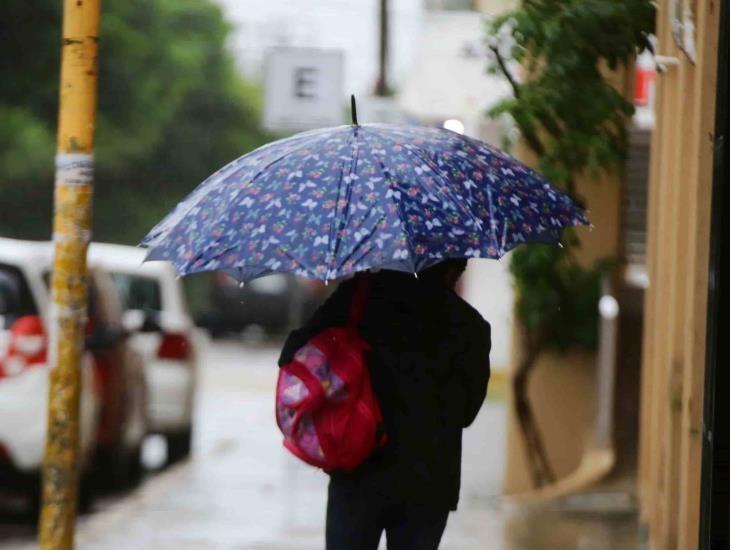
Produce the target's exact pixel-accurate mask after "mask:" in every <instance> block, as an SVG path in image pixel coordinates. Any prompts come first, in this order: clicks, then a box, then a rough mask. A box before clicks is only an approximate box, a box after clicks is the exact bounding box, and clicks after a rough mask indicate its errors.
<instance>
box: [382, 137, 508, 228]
mask: <svg viewBox="0 0 730 550" xmlns="http://www.w3.org/2000/svg"><path fill="white" fill-rule="evenodd" d="M382 135H383V137H385V139H388V140H390V141H391V142H392V143H396V144H397V143H398V142H397V141H396V140H395V139H394V138H392V137H391V136H389V135H386V134H385V133H383V134H382ZM403 148H404V149H405V150H406V151H408V152H409V153H410V154H412V155H414V156H415V157H416V158H417V159H418V160H420V161H421V162H423V163H425V164H426V165H427V166H428V167H429V168H430V169H431V172H433V173H434V174H435V175H436V177H437V178H439V179H440V180H441V181H442V182H443V183H445V187H446V188H447V189H449V190H450V187H449V181H448V180H447V179H446V176H444V174H442V173H441V171H440V169H439V167H438V166H437V165H435V163H434V162H433V161H432V160H430V159H429V158H426V157H424V156H423V155H421V154H419V152H418V150H417V149H411V148H409V147H405V146H403ZM487 189H488V188H487ZM436 193H437V194H439V195H441V196H444V195H446V198H448V199H449V200H450V201H452V202H453V203H454V204H455V205H456V206H457V208H460V209H461V211H462V212H463V213H464V214H466V215H467V216H468V217H469V218H471V220H472V221H473V222H475V223H476V227H477V228H481V226H482V223H483V222H482V220H481V219H480V218H479V216H478V215H476V214H475V213H474V212H472V211H471V209H469V208H467V207H466V205H464V204H463V203H462V201H460V200H458V199H457V198H456V197H454V196H453V194H452V193H449V194H445V193H442V192H441V190H440V189H436ZM493 215H494V213H493V212H492V209H491V205H490V211H489V216H490V219H492V217H493Z"/></svg>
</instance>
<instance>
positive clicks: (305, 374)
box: [276, 277, 386, 471]
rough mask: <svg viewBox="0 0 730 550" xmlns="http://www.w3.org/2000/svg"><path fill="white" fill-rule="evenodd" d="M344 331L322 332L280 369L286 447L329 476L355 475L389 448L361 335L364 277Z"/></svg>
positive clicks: (366, 284)
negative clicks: (375, 454)
mask: <svg viewBox="0 0 730 550" xmlns="http://www.w3.org/2000/svg"><path fill="white" fill-rule="evenodd" d="M358 284H359V286H358V288H357V289H356V291H355V295H354V298H353V303H352V309H351V310H350V318H349V321H348V324H347V326H345V327H332V328H327V329H324V330H322V331H321V332H319V333H318V334H317V335H316V336H314V337H313V338H311V339H310V340H309V341H308V342H307V343H306V344H305V345H304V346H303V347H302V348H300V349H299V351H297V353H296V354H295V356H294V359H293V360H292V361H291V362H290V363H289V364H287V365H284V366H282V367H281V368H280V369H279V380H278V382H277V385H276V420H277V424H278V425H279V429H280V430H281V432H282V433H283V434H284V446H285V447H286V448H287V449H289V450H290V451H291V452H292V453H293V454H294V455H296V456H297V457H299V458H300V459H301V460H303V461H304V462H306V463H307V464H311V465H312V466H316V467H318V468H322V469H323V470H326V471H333V470H352V469H354V468H355V467H357V466H358V465H359V464H361V463H362V462H363V461H364V460H365V459H366V458H368V457H369V456H370V455H371V454H372V453H373V451H375V450H376V449H377V448H379V447H381V446H382V445H383V444H385V440H386V437H385V434H384V433H383V432H382V424H383V417H382V415H381V413H380V407H379V406H378V402H377V400H376V398H375V393H374V392H373V388H372V384H371V382H370V375H369V373H368V367H367V364H366V361H365V352H366V351H367V350H368V349H369V345H368V343H367V342H365V341H364V340H363V339H362V338H361V337H360V335H359V334H358V332H357V325H358V323H359V322H360V319H361V318H362V315H363V312H364V309H365V302H366V301H367V296H368V293H369V288H370V278H369V277H363V278H362V279H361V280H360V281H359V283H358Z"/></svg>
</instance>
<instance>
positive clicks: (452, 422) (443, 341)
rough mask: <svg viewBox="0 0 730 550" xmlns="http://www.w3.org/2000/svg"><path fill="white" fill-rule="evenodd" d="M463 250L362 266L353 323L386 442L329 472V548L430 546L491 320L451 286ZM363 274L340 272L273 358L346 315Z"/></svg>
mask: <svg viewBox="0 0 730 550" xmlns="http://www.w3.org/2000/svg"><path fill="white" fill-rule="evenodd" d="M466 263H467V261H466V260H445V261H443V262H441V263H438V264H436V265H435V266H433V267H430V268H428V269H426V270H424V271H422V272H421V273H419V275H418V278H416V277H414V276H413V275H410V274H405V273H402V272H398V271H389V270H382V271H379V272H377V273H374V274H372V275H371V278H372V280H371V281H370V290H369V296H368V299H367V302H366V305H365V308H364V312H363V317H362V320H361V321H360V323H359V325H358V330H359V332H360V334H361V335H362V337H363V338H364V339H365V341H367V342H368V344H369V345H370V352H369V353H368V355H367V364H368V369H369V373H370V377H371V380H372V384H373V388H374V390H375V395H376V397H377V400H378V403H379V405H380V410H381V412H382V415H383V421H384V430H385V433H386V434H387V435H388V440H387V443H386V444H385V445H384V446H383V447H382V448H380V449H378V450H377V451H375V453H374V454H372V455H371V456H370V457H369V458H368V459H367V460H366V461H365V462H363V463H362V464H361V465H360V466H358V467H357V468H356V469H354V470H352V471H340V472H337V471H335V472H332V473H331V474H330V484H329V499H328V505H327V524H326V539H327V549H328V550H341V549H342V550H344V549H354V550H355V549H356V550H360V549H361V550H371V549H372V550H375V549H377V548H378V542H379V540H380V538H381V535H382V532H383V531H385V532H386V537H387V540H388V548H390V549H410V548H412V549H418V550H430V549H436V548H438V545H439V541H440V539H441V535H442V533H443V531H444V528H445V527H446V521H447V518H448V515H449V512H450V511H452V510H456V506H457V503H458V500H459V485H460V471H461V433H462V429H463V428H465V427H466V426H468V425H469V424H471V423H472V421H473V420H474V418H475V417H476V415H477V413H478V412H479V409H480V407H481V405H482V402H483V401H484V398H485V396H486V391H487V382H488V380H489V350H490V346H491V340H490V326H489V323H487V322H486V321H485V320H484V319H482V317H481V316H480V315H479V313H478V312H477V311H476V310H474V309H473V308H472V307H471V306H469V305H468V304H467V303H466V302H465V301H464V300H462V299H461V298H460V297H459V296H458V295H457V294H456V292H454V286H455V285H456V282H457V281H458V279H459V277H460V276H461V274H462V273H463V271H464V269H465V268H466ZM361 279H362V277H361V276H357V277H354V278H352V279H349V280H347V281H345V282H343V283H342V284H341V285H340V286H339V287H338V289H337V290H336V291H335V292H334V294H332V296H330V298H329V299H328V300H327V301H326V302H325V304H324V305H323V306H322V307H321V308H320V309H319V310H318V311H317V312H316V313H315V315H314V316H313V318H312V319H311V320H310V321H309V322H308V323H307V324H306V326H305V327H303V328H301V329H299V330H296V331H294V332H292V333H291V335H290V336H289V338H288V339H287V341H286V343H285V345H284V349H283V351H282V354H281V358H280V360H279V363H280V364H281V365H285V364H287V363H289V362H290V361H292V359H293V358H294V355H295V354H296V352H297V351H298V350H299V349H300V348H302V346H304V345H305V344H306V343H307V342H308V341H309V340H310V339H311V338H312V337H314V336H315V335H316V334H318V333H319V332H321V331H322V330H324V329H326V328H327V327H330V326H343V325H344V324H345V323H346V322H347V318H348V315H349V311H350V308H351V303H352V301H353V296H354V294H355V291H356V288H357V286H358V285H360V284H362V280H361Z"/></svg>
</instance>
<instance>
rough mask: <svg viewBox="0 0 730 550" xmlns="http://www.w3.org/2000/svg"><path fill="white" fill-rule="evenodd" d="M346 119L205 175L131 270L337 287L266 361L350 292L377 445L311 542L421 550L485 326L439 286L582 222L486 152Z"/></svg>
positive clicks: (439, 521)
mask: <svg viewBox="0 0 730 550" xmlns="http://www.w3.org/2000/svg"><path fill="white" fill-rule="evenodd" d="M352 108H353V109H352V110H353V121H352V122H353V123H352V125H347V126H340V127H336V128H325V129H320V130H314V131H311V132H305V133H302V134H297V135H295V136H293V137H291V138H287V139H283V140H279V141H277V142H274V143H271V144H269V145H266V146H264V147H261V148H259V149H257V150H255V151H253V152H251V153H249V154H247V155H244V156H242V157H240V158H239V159H237V160H234V161H233V162H231V163H230V164H228V165H227V166H225V167H223V168H222V169H220V170H219V171H218V172H216V173H215V174H213V175H212V176H210V177H209V178H208V179H207V180H205V181H204V182H203V183H201V184H200V185H199V186H198V187H197V188H196V189H195V190H194V191H193V192H192V193H191V194H190V195H189V196H188V197H187V198H186V199H184V200H183V201H182V202H181V203H180V204H178V206H177V207H176V208H175V209H174V210H173V211H172V212H171V213H170V214H168V215H167V216H166V217H165V218H164V219H163V220H162V221H161V222H160V223H159V224H158V225H157V226H156V227H155V228H153V229H152V230H151V231H150V233H149V234H148V235H147V236H146V237H145V239H144V240H143V243H142V244H143V245H144V246H147V247H149V253H148V256H147V259H148V260H167V261H170V262H172V263H173V265H174V266H175V268H176V269H177V272H178V273H179V274H180V275H187V274H190V273H196V272H202V271H214V270H220V271H224V272H226V273H228V274H229V275H231V276H233V277H235V278H237V279H238V280H239V281H241V283H242V284H243V283H245V282H246V281H250V280H252V279H255V278H257V277H262V276H265V275H268V274H270V273H294V274H296V275H299V276H303V277H308V278H313V279H319V280H324V281H335V280H343V279H346V280H345V282H343V283H342V284H341V285H340V286H339V288H338V289H337V290H336V291H335V293H334V294H333V295H332V297H331V298H330V299H329V300H328V301H327V302H326V303H325V304H324V305H323V307H322V308H321V309H320V310H319V311H318V312H317V314H316V315H315V316H314V318H313V319H312V320H311V321H310V322H309V323H307V325H306V326H305V327H303V328H302V329H301V330H299V331H295V332H294V333H293V334H292V335H290V337H289V339H288V341H287V343H286V345H285V348H284V350H283V353H282V357H281V364H285V363H286V362H287V360H289V359H291V357H292V355H293V354H295V353H296V351H297V349H298V348H300V347H301V346H302V345H303V344H304V343H306V342H307V341H308V340H309V339H310V338H311V337H312V335H314V334H316V333H317V332H320V333H321V331H322V330H326V327H332V326H337V325H338V324H343V323H345V324H346V323H348V311H349V310H350V308H351V307H352V302H353V301H359V299H358V300H355V296H356V295H357V296H362V295H363V294H364V293H363V292H362V291H358V289H359V288H362V287H363V284H365V285H366V286H367V287H368V293H367V299H366V300H365V301H364V307H363V308H362V311H361V316H359V322H358V323H357V327H356V329H357V331H358V332H359V334H360V336H361V337H362V339H363V340H364V341H365V343H366V344H367V345H366V346H365V347H369V348H370V351H369V352H368V353H367V354H366V362H367V370H368V371H369V374H370V377H371V379H372V388H373V390H374V393H375V397H376V399H377V402H378V404H379V405H380V409H381V411H380V412H381V413H382V418H383V423H384V428H385V432H386V435H387V438H388V439H387V443H385V445H384V446H382V447H379V448H378V449H377V450H375V451H374V452H373V454H372V455H371V456H369V457H367V458H366V460H365V461H364V462H362V463H361V464H358V465H357V467H356V468H354V469H349V471H332V472H330V473H331V480H332V483H331V485H330V489H329V491H330V493H329V496H330V502H329V506H328V521H327V540H328V542H327V545H328V548H329V549H330V550H336V549H338V548H355V549H357V548H362V549H370V548H376V547H377V544H378V540H379V538H380V536H381V534H382V530H383V529H385V530H386V533H387V535H388V538H389V548H391V549H397V550H399V549H407V548H418V549H419V550H427V549H429V548H437V547H438V544H439V540H440V538H441V535H442V533H443V530H444V527H445V525H446V520H447V517H448V512H449V510H453V509H455V508H456V505H457V501H458V493H459V477H460V462H461V458H460V453H461V431H462V429H463V427H465V426H467V425H468V424H469V423H470V422H471V421H472V420H473V419H474V417H475V416H476V414H477V412H478V410H479V407H480V406H481V403H482V401H483V399H484V395H485V392H486V386H487V381H488V378H489V350H490V329H489V325H488V323H487V322H486V321H484V320H483V319H482V318H481V317H480V316H479V314H478V313H477V312H476V311H475V310H473V309H472V308H471V307H470V306H468V305H467V304H466V302H464V301H463V300H461V298H459V297H458V295H457V294H456V293H455V292H454V285H455V283H456V281H457V280H458V278H459V276H460V275H461V273H462V272H463V270H464V268H465V266H466V261H467V260H468V259H470V258H493V259H498V258H501V257H502V256H503V255H504V254H506V253H507V252H508V251H509V250H511V249H512V248H514V247H515V246H518V245H519V244H521V243H528V242H533V243H553V244H554V243H558V242H559V241H560V238H561V234H562V231H563V229H565V228H568V227H572V226H576V225H588V223H589V222H588V221H587V219H586V217H585V215H584V214H583V212H582V210H581V208H580V207H579V206H578V205H576V204H575V203H574V202H573V201H572V200H571V199H570V198H569V197H568V196H567V195H565V194H564V193H562V192H560V191H559V190H557V189H556V188H554V187H553V186H552V185H550V183H549V182H547V181H546V180H545V179H544V178H543V177H542V176H540V175H539V174H537V173H536V172H534V171H533V170H531V169H530V168H528V167H527V166H525V165H523V164H521V163H519V162H518V161H516V160H515V159H513V158H512V157H510V156H509V155H507V154H506V153H504V152H502V151H500V150H498V149H495V148H493V147H491V146H489V145H487V144H485V143H481V142H479V141H477V140H474V139H472V138H469V137H466V136H463V135H460V134H457V133H454V132H452V131H449V130H445V129H438V128H423V127H416V126H392V125H385V124H365V125H360V124H358V122H357V116H356V111H355V103H354V98H353V100H352ZM368 273H369V274H368ZM366 281H367V282H366ZM350 313H351V312H350ZM351 319H352V316H351V315H350V320H351ZM330 330H332V329H330ZM282 370H284V369H282ZM290 389H292V390H293V391H300V389H301V388H298V387H297V386H296V385H295V386H292V387H291V388H290ZM306 389H311V390H313V391H315V392H316V393H317V394H324V393H326V391H329V389H331V388H328V389H327V390H325V389H324V388H319V387H315V386H312V387H309V388H306ZM310 435H312V434H310ZM313 435H315V436H316V434H313ZM312 442H313V443H316V437H315V438H314V439H312V438H311V437H310V443H312ZM311 449H312V452H313V453H315V454H316V453H317V452H318V451H321V449H319V447H318V446H317V445H316V444H315V445H313V446H312V447H311Z"/></svg>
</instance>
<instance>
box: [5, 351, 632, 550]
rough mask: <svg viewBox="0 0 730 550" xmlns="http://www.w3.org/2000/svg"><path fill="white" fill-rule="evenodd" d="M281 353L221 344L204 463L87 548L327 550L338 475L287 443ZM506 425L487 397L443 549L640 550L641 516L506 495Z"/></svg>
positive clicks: (85, 538) (132, 504)
mask: <svg viewBox="0 0 730 550" xmlns="http://www.w3.org/2000/svg"><path fill="white" fill-rule="evenodd" d="M276 355H277V353H276V349H274V348H266V347H261V348H253V349H251V348H244V347H243V346H241V345H239V344H233V343H222V344H221V343H215V344H213V345H212V346H211V347H210V349H209V351H208V360H207V361H206V369H205V371H204V372H202V373H201V392H200V395H199V400H198V407H197V424H196V441H195V448H194V458H193V459H192V460H190V461H189V462H187V463H184V464H180V465H178V466H175V467H173V468H170V469H168V470H166V471H164V472H160V473H158V474H156V475H153V476H150V478H149V479H147V480H146V481H145V483H144V484H143V485H142V486H141V487H140V488H139V489H137V490H136V491H133V492H132V493H130V494H129V495H127V496H125V497H124V498H122V499H116V500H114V501H112V502H102V503H100V506H99V508H100V509H99V510H98V511H96V512H95V513H93V514H90V515H88V516H86V517H84V518H82V519H81V521H80V525H79V529H78V533H77V548H80V549H82V550H86V549H94V550H95V549H99V550H117V549H118V550H137V549H140V550H147V549H150V550H152V549H154V550H193V549H195V550H197V549H200V550H203V549H205V550H209V549H221V550H224V549H225V550H229V549H230V550H234V549H248V550H264V549H271V550H323V548H324V518H325V506H326V486H327V478H326V476H325V475H324V474H322V473H321V472H319V471H317V470H315V469H313V468H310V467H308V466H306V465H303V464H302V463H300V462H298V461H297V460H296V459H294V458H292V457H290V456H289V454H288V453H286V452H285V451H284V450H283V448H282V446H281V439H280V436H279V434H278V431H277V429H276V425H275V422H274V417H273V396H272V394H273V388H274V382H275V378H274V377H275V375H276V369H275V368H274V365H275V359H276ZM504 425H505V410H504V405H503V403H502V402H489V401H488V402H487V403H486V404H485V406H484V407H483V409H482V411H481V413H480V415H479V417H478V419H477V421H476V422H475V424H474V425H473V426H472V427H471V428H469V429H468V430H467V431H466V432H465V437H464V466H463V484H462V493H461V504H460V508H459V510H458V511H457V512H456V513H454V514H452V515H451V517H450V519H449V523H448V526H447V529H446V533H445V535H444V539H443V543H442V547H441V548H442V549H445V550H481V549H489V550H502V549H510V550H511V549H569V548H578V549H597V550H604V549H614V548H615V549H623V548H627V549H628V548H636V542H635V540H636V539H635V532H636V527H635V522H634V520H633V518H632V517H631V516H630V515H626V516H611V517H606V516H598V515H596V516H593V515H590V514H585V513H581V514H566V513H560V514H557V513H556V512H549V511H547V510H538V511H534V510H533V511H532V512H529V513H526V512H524V511H523V512H520V511H519V510H510V509H509V507H508V506H506V505H505V504H504V502H503V500H502V499H501V497H500V496H499V495H500V491H501V479H502V472H503V460H504V458H503V456H504V453H503V443H504V435H505V434H504ZM26 542H27V544H25V543H26ZM0 547H2V548H5V547H6V548H14V549H16V548H18V549H19V548H33V547H34V545H33V544H31V543H30V541H24V543H23V544H20V541H18V544H16V545H12V543H11V545H10V546H5V545H4V544H2V543H0ZM384 547H385V546H384V541H383V545H382V548H384Z"/></svg>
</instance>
